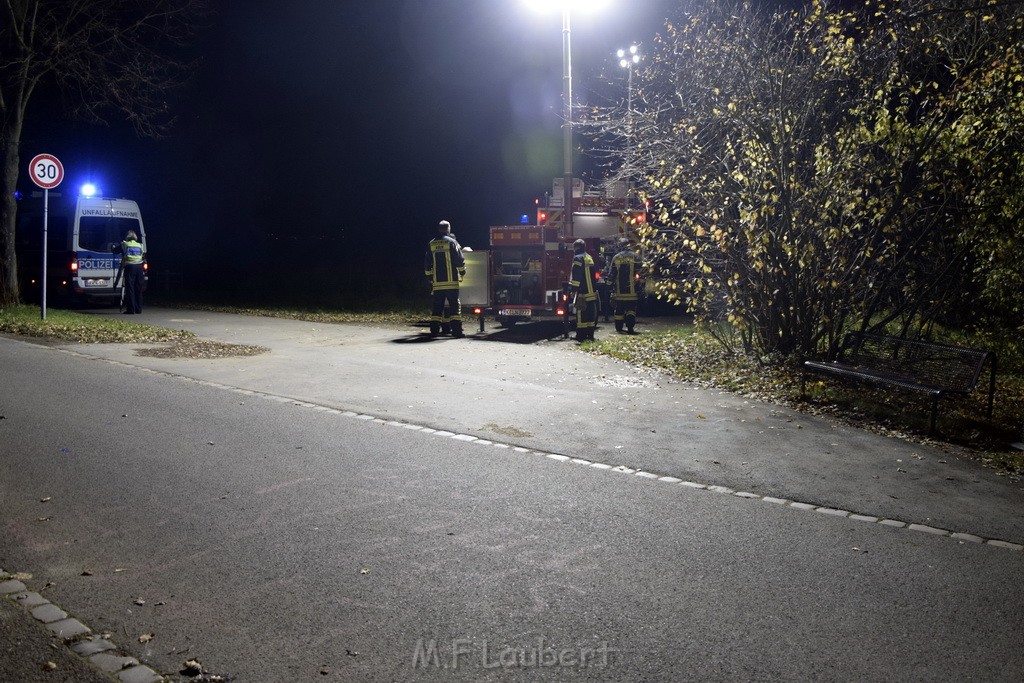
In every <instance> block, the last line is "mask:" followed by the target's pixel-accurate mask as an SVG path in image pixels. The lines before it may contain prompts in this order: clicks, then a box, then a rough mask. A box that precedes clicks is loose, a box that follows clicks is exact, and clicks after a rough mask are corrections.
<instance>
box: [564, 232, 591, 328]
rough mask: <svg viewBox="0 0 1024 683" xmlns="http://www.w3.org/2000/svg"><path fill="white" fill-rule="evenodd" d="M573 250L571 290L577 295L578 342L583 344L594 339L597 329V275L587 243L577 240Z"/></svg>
mask: <svg viewBox="0 0 1024 683" xmlns="http://www.w3.org/2000/svg"><path fill="white" fill-rule="evenodd" d="M572 249H573V257H572V275H571V276H570V278H569V289H570V290H571V291H572V292H575V294H576V304H575V306H576V341H578V342H582V341H587V340H590V339H593V338H594V331H595V330H596V329H597V274H596V273H595V272H594V259H593V258H591V256H590V254H588V253H587V244H586V242H584V241H583V240H576V241H575V242H573V244H572Z"/></svg>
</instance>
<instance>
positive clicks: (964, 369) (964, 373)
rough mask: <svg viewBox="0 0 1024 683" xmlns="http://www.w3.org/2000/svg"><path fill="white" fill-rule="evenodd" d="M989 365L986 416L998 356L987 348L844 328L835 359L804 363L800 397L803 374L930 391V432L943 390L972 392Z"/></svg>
mask: <svg viewBox="0 0 1024 683" xmlns="http://www.w3.org/2000/svg"><path fill="white" fill-rule="evenodd" d="M986 363H987V364H989V365H990V366H991V379H990V380H989V389H988V417H989V419H992V401H993V398H994V397H995V391H996V356H995V354H994V353H992V352H990V351H982V350H979V349H967V348H961V347H958V346H946V345H944V344H932V343H930V342H923V341H915V340H911V339H903V338H901V337H890V336H887V335H882V334H872V333H868V332H847V334H846V336H845V337H844V338H843V345H842V347H841V348H840V350H839V355H838V357H837V358H836V360H834V361H831V362H829V361H813V360H809V361H804V364H803V372H802V373H801V377H800V395H801V397H802V396H805V395H806V392H805V388H806V382H807V375H808V374H809V373H815V374H820V375H834V376H837V377H841V378H844V379H847V380H851V381H855V382H869V383H873V384H880V385H886V386H891V387H896V388H899V389H906V390H909V391H922V392H925V393H928V394H930V395H931V399H932V416H931V425H930V426H929V429H928V433H929V435H930V434H934V433H935V419H936V415H937V413H938V410H939V399H940V398H942V397H943V396H944V395H946V394H970V393H971V392H973V391H974V389H975V387H976V386H977V385H978V380H979V378H980V377H981V373H982V371H983V370H984V367H985V365H986Z"/></svg>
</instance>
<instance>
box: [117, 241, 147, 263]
mask: <svg viewBox="0 0 1024 683" xmlns="http://www.w3.org/2000/svg"><path fill="white" fill-rule="evenodd" d="M121 254H122V255H121V262H122V263H124V264H125V265H129V266H137V265H139V264H140V263H142V259H143V257H145V255H146V252H145V250H144V249H143V248H142V245H141V244H140V243H139V242H136V241H135V240H125V241H124V242H121Z"/></svg>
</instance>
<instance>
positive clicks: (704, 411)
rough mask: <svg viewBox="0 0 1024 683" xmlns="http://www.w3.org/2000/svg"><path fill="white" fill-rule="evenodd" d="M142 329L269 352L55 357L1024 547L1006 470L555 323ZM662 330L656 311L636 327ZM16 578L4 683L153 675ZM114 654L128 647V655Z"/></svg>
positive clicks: (202, 318) (167, 317) (2, 610)
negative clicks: (72, 625)
mask: <svg viewBox="0 0 1024 683" xmlns="http://www.w3.org/2000/svg"><path fill="white" fill-rule="evenodd" d="M95 314H97V315H112V313H109V312H95ZM134 321H137V322H144V323H150V324H154V325H159V326H164V327H170V328H176V329H187V330H190V331H193V332H195V333H196V334H197V335H199V336H200V337H203V338H206V339H212V340H219V341H224V342H230V343H241V344H258V345H261V346H265V347H267V348H268V349H270V351H269V353H266V354H263V355H259V356H252V357H232V358H221V359H180V358H178V359H176V358H155V357H149V356H143V355H138V353H137V351H138V350H140V349H144V348H147V347H146V346H144V345H143V346H137V345H121V344H109V345H101V344H92V345H62V346H58V347H56V348H55V352H57V353H71V354H76V355H78V356H80V357H81V358H82V359H83V360H84V361H87V362H108V363H110V364H111V371H112V372H118V373H122V372H144V371H150V372H158V373H163V374H166V375H168V376H170V377H174V378H178V379H180V380H181V381H200V382H204V383H208V384H212V385H214V386H218V387H223V388H225V389H233V390H239V389H241V390H246V391H250V392H253V393H254V394H256V395H257V396H258V395H267V396H271V397H278V398H280V397H283V398H286V399H291V400H294V401H298V402H301V403H302V404H305V405H309V406H311V407H316V406H324V407H330V408H336V409H341V410H346V411H354V412H357V413H360V414H365V415H371V416H373V417H378V418H383V419H386V420H389V421H398V422H407V423H411V424H415V425H423V426H426V427H432V428H434V429H442V430H447V431H451V432H455V433H457V434H465V435H470V436H475V437H477V438H479V439H487V440H490V441H495V442H501V443H507V444H510V445H515V446H521V447H525V448H530V449H534V450H538V451H541V452H547V453H550V454H552V455H553V456H554V457H559V456H568V457H569V458H574V459H576V460H577V462H579V461H581V460H587V461H591V462H592V463H594V465H595V466H600V467H606V468H607V467H619V468H620V471H626V472H630V473H634V472H633V471H634V470H636V471H637V472H635V473H636V474H640V475H641V476H658V477H664V478H666V480H667V481H679V482H681V483H685V484H686V485H689V486H694V487H700V488H706V489H708V490H709V491H712V492H718V493H724V494H726V495H740V496H743V497H751V498H761V499H762V500H764V501H767V502H766V503H763V504H768V503H775V504H786V505H790V506H792V507H794V508H796V509H798V510H817V511H818V512H822V513H825V514H835V515H840V516H846V517H849V518H850V519H853V520H859V521H860V522H871V523H879V524H886V525H891V526H901V527H903V528H906V529H907V532H906V533H915V532H925V533H931V534H938V535H943V536H947V537H949V538H947V539H945V541H944V542H949V543H957V542H960V543H967V542H974V543H979V542H986V541H987V542H989V543H991V544H993V545H998V546H1000V547H1002V548H1005V550H1006V552H1021V551H1022V546H1021V544H1024V516H1022V515H1021V514H1020V511H1021V509H1022V508H1024V485H1022V484H1021V483H1019V482H1015V481H1011V480H1009V479H1008V478H1006V477H998V476H996V473H995V472H994V471H992V470H988V469H985V468H983V467H981V466H980V465H979V464H978V463H976V462H974V461H972V460H969V459H966V458H964V457H962V453H961V452H960V451H959V450H957V449H955V448H952V447H944V446H941V445H939V446H928V445H920V444H913V443H909V442H906V441H902V440H899V439H894V438H888V437H884V436H880V435H877V434H873V433H869V432H865V431H861V430H858V429H854V428H850V427H847V426H845V425H842V424H840V423H838V422H836V421H834V420H832V419H830V418H827V417H816V416H811V415H806V414H802V413H799V412H796V411H793V410H790V409H787V408H783V407H780V406H775V405H771V404H764V403H759V402H757V401H752V400H748V399H744V398H741V397H738V396H735V395H732V394H729V393H726V392H720V391H715V390H708V389H703V388H698V387H693V386H688V385H685V384H680V383H674V382H670V381H668V380H667V379H666V378H665V377H664V376H661V375H658V374H657V373H651V372H647V371H639V370H637V369H635V368H632V367H630V366H628V365H626V364H624V363H621V362H618V361H615V360H612V359H608V358H602V357H595V356H592V355H590V354H586V353H582V352H580V351H579V350H578V349H577V348H576V345H575V343H573V342H572V341H568V340H563V339H561V337H560V335H559V333H558V330H557V329H548V331H547V334H551V335H552V336H551V337H550V338H546V337H545V335H544V334H540V335H539V336H535V337H534V338H532V339H531V338H530V334H531V331H533V330H534V328H523V329H519V330H515V331H513V332H509V331H502V330H498V329H497V328H493V327H491V326H488V329H487V330H486V332H485V333H483V334H479V333H476V326H475V325H467V332H470V333H471V334H470V335H469V336H468V337H467V338H465V339H460V340H454V339H449V338H444V339H437V340H429V339H428V338H427V337H426V336H425V331H426V330H425V329H424V328H421V327H416V326H410V327H405V328H402V327H395V326H387V325H373V326H365V325H354V324H353V325H349V324H340V325H330V324H316V323H309V322H302V321H293V320H283V319H276V318H257V317H246V316H237V315H228V314H220V313H207V312H197V311H181V310H171V309H166V310H165V309H154V308H149V309H147V310H146V311H145V312H144V313H143V314H142V315H141V316H139V317H137V318H136V320H134ZM661 322H662V321H658V320H655V321H653V323H652V322H651V321H641V324H640V325H638V330H639V331H640V332H641V333H643V332H644V331H647V330H650V329H651V328H652V326H653V325H657V324H659V323H661ZM536 329H537V330H538V331H539V330H540V329H541V328H536ZM604 334H614V330H613V328H612V326H611V325H610V324H604V325H602V326H601V327H600V330H599V332H598V335H599V336H601V335H604ZM6 569H8V570H11V571H13V570H17V569H21V568H13V567H8V568H6ZM0 584H2V582H0ZM17 588H18V587H17V586H12V585H10V584H8V586H7V589H8V590H6V591H0V592H4V593H5V595H3V596H0V625H2V626H3V628H2V633H3V638H2V639H0V680H3V681H29V682H34V681H68V682H90V683H92V682H97V681H107V682H108V683H109V682H110V681H125V682H126V683H131V682H132V681H152V680H154V678H153V676H151V675H150V674H151V673H152V672H150V674H147V670H146V667H135V668H134V673H132V667H131V665H130V663H128V662H122V663H124V664H128V665H129V666H128V668H127V669H124V670H119V669H118V668H116V667H115V668H111V667H112V666H114V664H116V662H114V661H113V659H110V661H107V660H106V659H104V660H103V661H102V663H104V664H105V665H107V667H108V669H109V670H110V671H112V673H105V672H103V671H101V670H100V669H99V668H97V667H96V666H94V665H93V664H92V663H91V662H90V661H88V660H87V659H85V658H84V657H81V656H78V655H76V654H73V653H72V652H71V651H70V650H69V649H67V648H66V647H61V646H59V643H60V639H59V638H56V637H54V636H53V635H51V633H50V632H49V630H48V629H47V627H46V626H45V625H44V624H42V623H41V622H40V621H39V620H38V619H36V618H34V617H33V616H32V615H31V614H30V613H29V610H28V609H27V608H26V607H23V606H21V605H18V604H15V602H14V600H13V599H12V596H15V595H19V594H21V593H23V592H24V591H23V590H20V589H19V590H12V589H17ZM52 607H53V608H54V609H56V610H57V611H59V607H56V606H52ZM50 616H54V615H50ZM57 616H59V615H57ZM67 616H68V617H69V618H70V619H73V615H67ZM93 635H95V634H93ZM115 645H116V644H111V647H114V646H115ZM107 654H108V657H109V658H113V657H116V656H117V654H116V650H115V651H111V652H109V653H107ZM87 655H92V656H95V653H87ZM101 659H102V658H101ZM47 662H52V663H53V664H54V665H55V667H52V668H51V667H50V666H49V665H48V664H47ZM115 674H116V676H117V677H116V678H115V677H114V676H115Z"/></svg>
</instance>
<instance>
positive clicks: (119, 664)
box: [0, 568, 169, 683]
mask: <svg viewBox="0 0 1024 683" xmlns="http://www.w3.org/2000/svg"><path fill="white" fill-rule="evenodd" d="M11 576H12V575H11V574H9V573H8V572H6V571H4V570H3V569H2V568H0V599H6V600H9V601H10V602H12V603H14V604H17V605H19V606H21V608H22V609H24V610H25V612H26V613H28V614H29V615H31V616H32V618H33V619H35V620H36V621H38V622H40V623H41V624H43V625H44V626H46V628H48V629H49V630H50V631H52V632H53V633H54V635H55V636H57V637H59V638H61V640H63V641H64V645H65V646H66V647H67V650H68V652H70V653H72V654H73V655H75V656H77V657H78V658H80V659H81V660H82V661H83V663H88V664H90V665H91V666H93V667H95V668H97V669H99V670H100V671H101V672H104V673H106V674H107V675H110V676H113V677H114V680H117V681H120V682H121V683H169V679H167V678H165V677H164V676H163V675H161V674H159V673H157V672H156V671H154V670H153V669H151V668H150V667H148V666H146V665H145V664H140V663H139V660H138V659H136V658H134V657H131V656H128V655H122V654H119V653H118V650H117V646H116V645H114V644H113V643H111V642H110V641H109V640H106V639H104V638H101V637H100V636H97V635H95V634H93V631H92V629H91V628H89V627H88V626H86V625H85V624H83V623H82V622H81V621H79V620H78V619H75V618H72V617H70V616H69V615H68V613H67V612H65V611H64V610H62V609H61V608H60V607H58V606H57V605H55V604H53V603H52V602H50V601H49V600H47V599H46V598H44V597H43V596H42V595H40V594H39V593H35V592H32V591H29V590H28V587H27V586H26V585H25V584H24V583H22V582H21V581H18V580H17V579H13V578H10V577H11Z"/></svg>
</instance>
